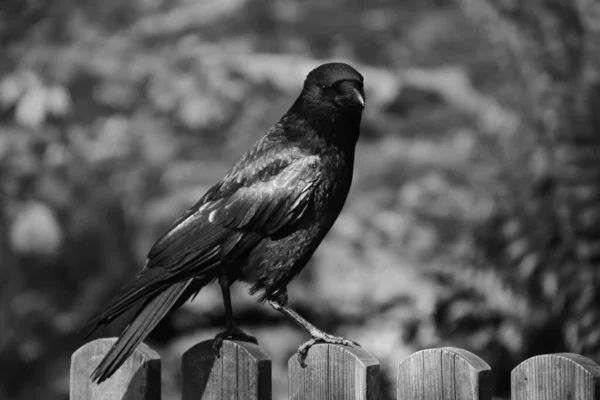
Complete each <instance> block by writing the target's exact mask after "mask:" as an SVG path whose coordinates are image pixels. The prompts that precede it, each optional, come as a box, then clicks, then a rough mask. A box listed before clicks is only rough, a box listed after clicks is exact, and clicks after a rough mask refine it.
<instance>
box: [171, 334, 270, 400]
mask: <svg viewBox="0 0 600 400" xmlns="http://www.w3.org/2000/svg"><path fill="white" fill-rule="evenodd" d="M181 372H182V380H183V381H182V386H183V389H182V390H183V391H182V400H225V399H226V400H271V358H270V357H269V355H268V354H267V352H266V351H265V350H263V349H262V348H261V347H259V346H257V345H255V344H254V343H248V342H241V341H233V340H225V341H224V342H223V347H221V354H220V357H219V358H216V357H215V354H214V351H213V341H212V340H206V341H204V342H201V343H198V344H197V345H195V346H193V347H191V348H190V349H189V350H188V351H186V352H185V353H184V355H183V358H182V360H181Z"/></svg>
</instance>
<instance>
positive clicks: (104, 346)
mask: <svg viewBox="0 0 600 400" xmlns="http://www.w3.org/2000/svg"><path fill="white" fill-rule="evenodd" d="M116 340H117V338H105V339H97V340H94V341H93V342H89V343H87V344H85V345H84V346H82V347H80V348H79V349H78V350H77V351H76V352H75V353H73V355H72V356H71V389H70V399H71V400H160V389H161V386H160V357H159V356H158V354H156V352H155V351H154V350H152V349H150V348H149V347H148V346H147V345H146V344H144V343H142V344H141V345H140V346H139V347H138V348H137V349H136V350H135V352H134V353H133V354H132V355H131V356H130V357H129V358H128V359H127V360H126V361H125V363H124V364H123V365H122V366H121V368H119V370H118V371H117V372H115V374H114V375H113V376H111V377H110V378H109V379H107V380H106V381H104V382H102V383H101V384H100V385H97V384H96V383H93V382H92V381H91V379H90V375H91V374H92V372H93V371H94V369H95V368H96V366H97V365H98V364H99V363H100V361H101V360H102V358H103V357H104V355H105V354H106V353H108V350H110V348H111V347H112V345H113V344H114V343H115V342H116Z"/></svg>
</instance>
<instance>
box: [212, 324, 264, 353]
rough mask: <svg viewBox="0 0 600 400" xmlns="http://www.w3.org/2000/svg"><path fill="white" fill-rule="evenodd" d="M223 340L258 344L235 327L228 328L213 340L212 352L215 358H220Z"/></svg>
mask: <svg viewBox="0 0 600 400" xmlns="http://www.w3.org/2000/svg"><path fill="white" fill-rule="evenodd" d="M225 339H235V340H241V341H243V342H250V343H254V344H258V340H256V338H255V337H254V336H251V335H248V334H247V333H245V332H244V331H242V330H241V329H240V328H238V327H237V326H235V325H233V326H230V327H228V328H227V329H226V330H224V331H223V332H221V333H219V334H217V335H216V336H215V338H214V339H213V351H214V352H215V356H216V357H217V358H219V357H221V347H222V346H223V341H224V340H225Z"/></svg>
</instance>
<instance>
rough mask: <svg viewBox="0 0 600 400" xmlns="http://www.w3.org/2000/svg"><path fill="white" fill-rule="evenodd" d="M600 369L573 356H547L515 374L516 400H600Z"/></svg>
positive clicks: (528, 362) (522, 366)
mask: <svg viewBox="0 0 600 400" xmlns="http://www.w3.org/2000/svg"><path fill="white" fill-rule="evenodd" d="M599 378H600V367H599V366H598V364H596V363H595V362H593V361H592V360H590V359H589V358H586V357H583V356H580V355H579V354H572V353H557V354H544V355H541V356H537V357H533V358H530V359H528V360H525V361H523V362H522V363H521V364H519V365H518V366H517V367H516V368H515V369H513V370H512V373H511V391H512V400H567V399H574V400H575V399H576V400H598V399H600V394H599V391H600V390H599V389H600V387H599V383H600V381H599Z"/></svg>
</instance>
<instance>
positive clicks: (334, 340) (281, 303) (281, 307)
mask: <svg viewBox="0 0 600 400" xmlns="http://www.w3.org/2000/svg"><path fill="white" fill-rule="evenodd" d="M268 301H269V304H270V305H271V307H273V308H274V309H275V310H277V311H279V312H280V313H282V314H284V315H285V316H286V317H288V318H290V319H292V321H294V322H295V323H296V324H298V325H300V326H301V327H302V328H304V329H305V330H306V331H307V332H308V333H309V334H310V336H311V339H310V340H308V341H307V342H305V343H304V344H302V345H301V346H300V347H298V351H297V353H296V355H297V357H298V361H299V362H300V365H301V366H302V367H303V368H304V367H306V363H305V360H306V356H307V355H308V350H309V349H310V348H311V347H312V346H314V345H315V344H316V343H331V344H341V345H344V346H358V347H360V345H359V344H358V343H356V342H355V341H353V340H348V339H344V338H343V337H339V336H333V335H330V334H328V333H325V332H323V331H322V330H320V329H319V328H317V327H316V326H314V325H313V324H311V323H310V322H308V321H307V320H306V319H304V318H303V317H302V316H300V315H299V314H298V313H297V312H296V311H294V310H292V309H291V308H289V307H288V306H287V301H288V297H287V292H286V291H283V292H280V293H278V294H277V295H276V296H275V297H274V298H272V299H268Z"/></svg>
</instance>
